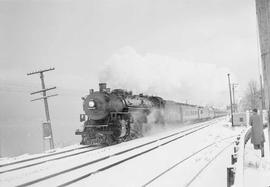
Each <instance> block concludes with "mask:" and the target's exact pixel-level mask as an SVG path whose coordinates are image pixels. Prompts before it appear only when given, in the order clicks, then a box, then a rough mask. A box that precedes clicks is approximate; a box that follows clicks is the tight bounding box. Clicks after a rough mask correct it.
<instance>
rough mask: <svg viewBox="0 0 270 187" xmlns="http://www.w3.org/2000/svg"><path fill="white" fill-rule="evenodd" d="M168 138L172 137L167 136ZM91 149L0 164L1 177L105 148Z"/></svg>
mask: <svg viewBox="0 0 270 187" xmlns="http://www.w3.org/2000/svg"><path fill="white" fill-rule="evenodd" d="M204 123H206V122H204ZM204 123H202V124H204ZM194 128H197V126H196V127H192V128H189V129H186V130H183V131H180V132H179V133H182V132H186V131H188V130H191V129H194ZM176 134H177V133H176ZM167 137H170V136H167ZM165 138H166V137H165ZM89 148H92V146H81V147H78V148H73V149H69V150H65V151H61V152H56V153H51V154H48V155H42V156H38V157H33V158H28V159H23V160H19V161H14V162H10V163H6V164H0V175H1V174H4V173H8V172H12V171H17V170H21V169H25V168H29V167H33V166H37V165H40V164H44V163H48V162H51V161H56V160H60V159H64V158H69V157H73V156H77V155H80V154H84V153H89V152H92V151H96V150H99V149H101V148H103V147H97V148H93V149H89ZM85 149H86V150H85ZM77 150H83V151H79V152H76V151H77Z"/></svg>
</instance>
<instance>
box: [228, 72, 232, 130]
mask: <svg viewBox="0 0 270 187" xmlns="http://www.w3.org/2000/svg"><path fill="white" fill-rule="evenodd" d="M227 76H228V83H229V92H230V104H231V120H232V126H233V108H232V89H231V80H230V74H229V73H228V74H227Z"/></svg>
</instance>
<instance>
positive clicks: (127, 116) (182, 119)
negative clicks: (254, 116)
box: [75, 83, 227, 145]
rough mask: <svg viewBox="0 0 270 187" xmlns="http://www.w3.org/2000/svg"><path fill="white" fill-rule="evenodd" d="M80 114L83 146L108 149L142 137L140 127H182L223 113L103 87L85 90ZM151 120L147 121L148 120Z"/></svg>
mask: <svg viewBox="0 0 270 187" xmlns="http://www.w3.org/2000/svg"><path fill="white" fill-rule="evenodd" d="M82 99H83V110H84V114H80V121H81V122H83V129H81V130H79V129H78V130H77V131H76V132H75V134H76V135H81V136H82V141H81V144H83V145H112V144H116V143H119V142H122V141H126V140H129V139H132V138H134V137H137V136H140V135H142V127H143V125H146V126H147V125H148V124H149V123H150V120H151V123H154V124H156V125H159V126H163V125H165V124H171V123H179V124H182V123H186V122H193V121H201V120H207V119H211V118H215V117H219V116H224V115H226V114H227V113H226V112H225V111H221V110H217V109H215V108H212V107H202V106H197V105H190V104H185V103H179V102H174V101H170V100H164V99H162V98H161V97H157V96H147V95H143V94H139V95H134V94H132V92H128V91H126V90H123V89H114V90H112V91H110V89H109V88H107V86H106V83H100V84H99V90H98V91H94V90H93V89H90V90H89V94H88V95H87V96H85V97H83V98H82ZM150 116H151V119H150Z"/></svg>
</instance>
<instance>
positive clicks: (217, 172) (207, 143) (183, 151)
mask: <svg viewBox="0 0 270 187" xmlns="http://www.w3.org/2000/svg"><path fill="white" fill-rule="evenodd" d="M214 121H215V124H214V125H211V126H209V127H206V128H204V129H202V130H200V131H197V132H195V133H193V134H190V135H188V136H185V137H183V138H181V139H177V140H175V141H172V142H171V143H168V144H164V143H165V142H166V141H168V140H173V139H174V138H175V137H170V138H169V139H166V140H165V139H164V140H160V141H158V142H155V143H154V144H150V145H147V146H144V147H142V148H140V149H136V150H133V151H130V152H127V153H124V154H117V153H118V152H119V151H120V152H121V151H123V150H126V149H130V148H132V147H135V146H138V145H140V144H143V143H145V142H149V141H153V140H155V139H157V138H161V137H164V136H166V135H169V134H172V133H174V132H178V131H179V129H172V130H167V131H166V132H160V133H158V134H152V135H149V136H147V137H143V138H140V139H136V140H133V141H129V142H125V143H121V144H118V145H114V146H110V147H106V148H103V149H99V150H96V151H92V152H87V153H84V154H80V155H77V156H76V157H70V158H65V159H59V160H54V161H50V162H45V163H43V164H40V165H37V166H33V167H28V168H24V169H21V170H17V171H12V172H9V173H3V174H0V186H14V185H19V184H23V183H27V182H29V181H32V180H38V179H40V178H44V177H46V176H49V175H54V174H55V173H58V174H57V176H55V177H51V178H48V180H47V179H45V178H44V180H41V181H39V182H37V183H34V184H35V185H36V186H55V185H60V184H63V183H66V182H69V181H71V180H73V179H76V178H79V177H80V176H82V175H85V176H87V174H89V173H91V172H94V173H91V174H90V175H89V176H87V177H85V178H83V179H82V180H78V181H77V182H76V183H72V185H75V186H90V185H91V186H143V185H149V186H186V185H190V186H226V167H227V166H228V163H229V162H230V154H231V152H232V146H231V143H232V142H233V141H235V136H236V135H238V134H239V133H240V131H241V130H242V128H231V127H230V124H229V123H227V122H226V120H225V119H221V120H214ZM206 123H208V122H206ZM206 123H205V124H206ZM187 128H188V127H184V128H182V129H181V130H183V129H187ZM163 144H164V145H163ZM75 147H76V146H75ZM155 147H156V148H155ZM151 148H154V149H153V150H151V151H148V152H146V153H145V154H141V155H139V156H136V157H133V156H134V155H136V154H140V153H142V152H144V151H147V150H148V149H151ZM69 149H72V147H70V148H69ZM58 151H61V150H58ZM38 156H40V155H38ZM24 157H25V156H24ZM26 157H27V156H26ZM28 157H30V158H32V157H33V156H28ZM104 157H108V158H107V159H105V160H104V161H103V160H102V161H100V162H97V163H95V164H88V165H87V163H91V161H94V160H96V159H100V158H104ZM127 157H132V158H130V159H128V160H126V161H123V162H121V164H119V165H115V166H113V167H109V168H106V169H104V170H103V171H101V170H100V169H101V168H104V167H107V166H108V165H112V164H114V163H116V162H119V161H121V160H123V159H125V158H127ZM20 159H21V158H20ZM17 160H18V159H17ZM11 161H12V159H5V160H2V161H1V164H4V163H5V162H6V163H8V162H11ZM13 161H14V159H13ZM83 164H84V165H86V166H85V167H82V168H80V169H76V170H74V171H71V172H70V171H66V170H70V168H74V167H77V166H78V165H83ZM63 171H65V172H63ZM61 172H62V173H61ZM193 179H194V180H193Z"/></svg>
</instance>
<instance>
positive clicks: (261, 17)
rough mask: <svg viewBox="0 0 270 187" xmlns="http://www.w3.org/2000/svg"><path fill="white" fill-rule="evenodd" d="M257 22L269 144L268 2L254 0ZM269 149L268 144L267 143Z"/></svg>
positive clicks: (269, 10) (269, 9) (269, 20)
mask: <svg viewBox="0 0 270 187" xmlns="http://www.w3.org/2000/svg"><path fill="white" fill-rule="evenodd" d="M255 2H256V14H257V21H258V30H259V39H260V51H261V62H262V73H263V83H264V94H265V95H264V99H265V106H266V109H268V140H269V142H270V127H269V122H270V112H269V111H270V103H269V101H270V0H255ZM269 149H270V143H269Z"/></svg>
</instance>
